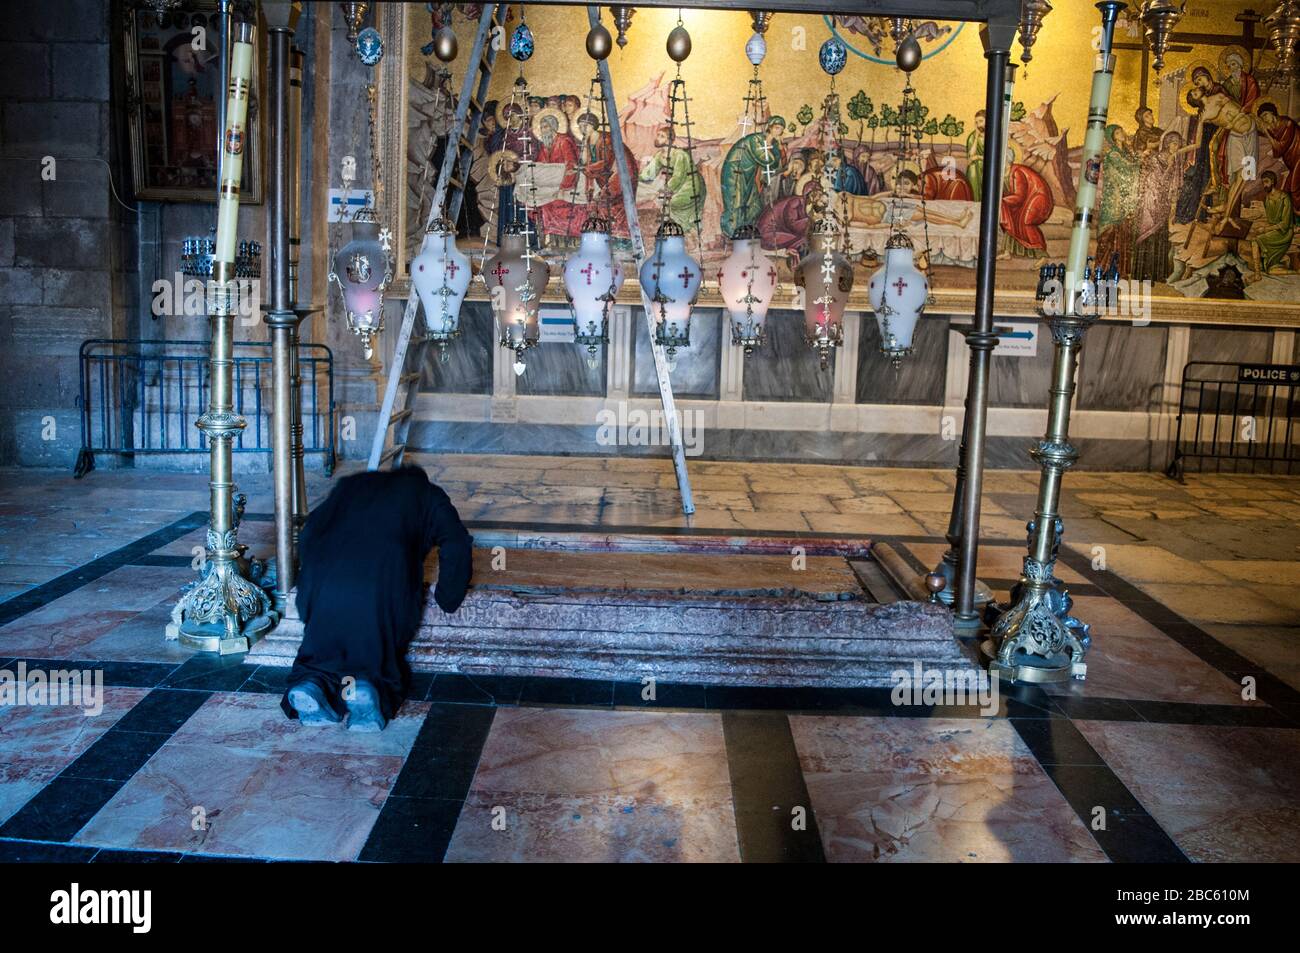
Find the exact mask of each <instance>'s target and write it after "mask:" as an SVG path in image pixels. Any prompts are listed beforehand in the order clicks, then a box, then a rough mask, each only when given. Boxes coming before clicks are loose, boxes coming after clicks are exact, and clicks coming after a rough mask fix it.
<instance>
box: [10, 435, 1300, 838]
mask: <svg viewBox="0 0 1300 953" xmlns="http://www.w3.org/2000/svg"><path fill="white" fill-rule="evenodd" d="M418 462H419V463H420V464H422V465H424V466H426V467H427V468H428V469H429V471H430V473H431V474H432V475H433V477H434V479H435V480H436V481H437V482H438V483H440V484H441V485H442V486H443V487H444V488H445V489H446V490H447V492H448V493H449V494H450V495H451V497H452V500H453V501H454V502H455V503H456V505H457V507H458V508H459V510H460V512H461V514H462V516H463V518H464V519H465V520H466V521H467V523H469V524H470V526H471V530H472V531H473V532H475V533H476V535H478V536H479V537H480V538H481V539H497V538H500V539H506V538H509V535H510V534H511V533H517V534H525V533H536V532H539V531H543V532H553V533H574V532H577V533H590V532H593V531H596V532H600V533H604V534H647V533H653V534H657V535H665V536H692V535H694V536H702V535H706V536H711V537H719V536H723V537H729V538H734V539H740V540H741V542H742V545H751V544H752V545H753V546H754V547H755V549H758V548H759V544H760V542H761V541H762V540H764V539H768V540H771V539H772V538H780V539H784V538H787V537H797V538H799V539H807V540H809V541H813V542H816V541H822V542H826V541H830V540H837V541H838V540H844V539H850V540H851V539H854V538H862V537H867V538H870V539H872V540H876V541H886V542H890V543H891V544H893V545H894V546H895V548H896V549H897V550H898V551H899V552H900V554H902V555H903V557H904V559H905V560H907V561H909V562H910V563H911V564H912V565H913V566H914V567H915V568H917V569H922V568H924V567H926V566H928V565H932V564H933V563H934V562H935V561H936V560H937V559H938V558H939V556H940V555H941V554H942V552H943V550H944V548H945V543H944V540H943V533H944V531H945V530H946V523H947V510H948V507H949V505H950V503H951V492H952V475H951V473H949V472H946V471H941V470H889V469H869V468H850V467H838V466H822V465H800V464H780V465H765V464H742V463H707V462H692V464H691V475H692V483H693V486H694V490H695V498H696V504H697V506H698V511H697V513H696V514H695V515H694V516H693V517H690V518H687V517H684V516H682V515H681V513H680V508H679V506H678V498H677V491H676V484H675V481H674V478H673V473H672V470H671V467H670V466H669V465H668V463H667V462H666V461H663V460H648V459H637V460H626V459H611V458H600V459H592V458H575V457H536V456H530V457H487V456H468V455H457V456H443V457H428V458H422V459H420V460H419V461H418ZM349 469H350V468H348V467H341V468H340V472H341V473H346V472H348V470H349ZM331 482H332V481H330V480H327V479H325V478H324V477H321V476H319V475H312V476H311V478H310V491H311V494H312V496H313V499H319V498H320V497H321V495H322V494H324V493H326V492H328V489H329V487H330V485H331ZM241 488H242V489H243V490H245V492H247V493H248V495H249V504H248V509H247V516H246V519H245V522H244V525H243V527H242V528H241V532H240V538H241V541H243V542H244V543H246V544H248V545H249V546H250V548H251V549H252V550H253V551H254V552H257V553H266V552H267V551H268V549H269V546H270V538H271V528H272V524H271V523H270V519H269V514H270V510H271V503H270V492H269V491H270V486H269V481H268V480H267V478H266V477H265V476H264V475H263V476H250V477H247V478H245V479H243V480H241ZM1034 488H1035V477H1034V475H1033V474H1029V473H1024V472H1010V471H995V472H991V473H989V474H988V475H987V478H986V487H985V491H986V492H985V499H984V508H983V519H982V527H983V532H984V535H985V538H986V542H985V545H983V546H982V548H981V551H980V576H981V578H982V579H983V580H984V581H985V582H987V583H988V584H989V586H990V587H991V588H992V589H993V590H994V592H995V593H996V594H997V595H998V598H1005V597H1006V593H1007V590H1008V589H1009V588H1010V586H1011V585H1012V584H1013V583H1014V580H1015V578H1016V576H1017V575H1018V573H1019V565H1020V559H1021V545H1022V540H1023V536H1024V528H1023V523H1024V520H1025V518H1026V517H1027V516H1028V515H1029V513H1030V511H1031V508H1032V502H1033V493H1034ZM205 500H206V486H205V480H204V478H203V477H202V476H201V475H195V474H177V473H150V474H149V475H148V476H147V478H144V479H142V478H140V477H139V475H138V474H136V473H133V472H132V471H130V470H116V471H114V470H103V471H96V472H93V473H91V474H90V475H89V476H87V477H86V478H85V479H83V480H81V481H74V480H73V479H71V477H70V476H69V475H67V474H64V473H55V472H50V471H31V470H0V861H20V860H60V859H65V860H84V861H92V860H93V861H97V862H99V861H122V860H129V861H149V862H184V863H188V862H193V861H198V860H222V859H224V860H259V861H264V860H326V861H443V860H445V861H454V862H473V861H526V860H538V861H609V860H618V861H718V862H754V861H811V862H823V861H845V862H862V861H865V862H885V861H889V862H906V861H956V862H972V863H973V862H998V861H1070V862H1105V861H1115V862H1130V861H1138V862H1140V861H1239V860H1282V861H1295V860H1297V859H1300V652H1297V650H1296V640H1297V639H1298V638H1300V602H1298V601H1297V599H1298V597H1297V595H1296V593H1297V591H1300V590H1298V589H1297V584H1300V479H1296V478H1280V477H1248V476H1226V475H1225V476H1199V477H1198V476H1189V477H1188V479H1187V483H1186V484H1178V483H1174V482H1172V481H1169V480H1167V479H1165V478H1164V477H1162V476H1157V475H1154V474H1140V473H1119V474H1102V473H1089V472H1084V473H1075V474H1070V475H1069V476H1068V477H1067V479H1066V491H1065V499H1064V501H1063V512H1064V515H1065V518H1066V525H1067V531H1066V546H1065V549H1064V551H1063V553H1062V556H1061V561H1060V563H1059V564H1058V570H1059V574H1060V576H1061V577H1062V578H1063V579H1064V580H1065V581H1066V583H1067V584H1068V585H1069V586H1070V589H1071V591H1072V594H1073V596H1074V598H1075V613H1076V615H1078V616H1080V617H1082V618H1083V619H1084V620H1085V621H1088V622H1090V623H1091V624H1092V626H1093V647H1092V650H1091V652H1090V654H1089V659H1088V661H1089V672H1088V678H1087V680H1086V681H1083V682H1076V683H1071V684H1069V685H1066V686H1061V687H1053V688H1050V689H1048V690H1043V689H1038V688H1032V687H1020V688H1016V689H1014V690H1008V691H1004V692H1003V693H1002V696H1001V698H1000V699H999V700H998V703H997V705H996V706H995V708H994V709H993V710H992V711H985V712H981V711H980V710H979V709H978V708H977V707H975V706H971V705H963V704H928V703H927V704H911V705H898V704H895V703H894V700H893V699H892V698H891V697H890V692H889V690H888V689H817V690H812V689H792V688H737V687H725V686H715V685H680V684H677V685H675V684H664V683H659V684H653V685H644V684H642V683H636V682H611V681H586V680H568V679H541V678H512V677H504V676H496V677H491V676H474V677H470V676H466V675H436V676H434V675H417V676H416V677H415V678H414V680H413V684H412V689H411V693H410V697H409V698H408V701H407V702H406V704H405V706H404V707H403V709H402V711H401V712H400V714H399V717H398V718H397V719H396V720H395V721H394V723H393V724H392V725H391V726H390V727H389V728H388V729H387V730H386V731H385V732H383V733H382V734H379V735H365V734H352V733H349V732H347V731H346V730H343V729H341V728H332V727H331V728H304V727H303V726H301V725H299V724H298V723H297V722H290V721H288V720H286V719H284V718H283V716H282V714H281V712H280V710H279V707H278V702H279V695H280V693H281V692H282V690H283V679H284V675H285V670H284V669H279V668H272V667H266V666H262V667H258V666H253V665H249V664H245V663H244V661H243V659H242V658H241V657H239V656H234V657H229V658H225V659H217V658H212V657H205V656H191V655H190V654H189V653H187V652H185V651H183V650H181V649H178V648H177V647H176V646H175V645H174V644H173V643H168V642H165V641H164V640H163V638H162V630H163V626H164V625H165V623H166V621H167V618H168V614H169V612H170V609H171V606H172V605H173V604H174V602H175V599H176V594H177V591H178V589H179V588H180V587H181V586H182V585H184V584H185V583H187V582H188V581H190V580H192V579H193V578H194V569H193V565H192V563H193V561H194V559H195V547H196V546H201V543H202V538H203V525H204V514H203V513H202V512H201V510H202V507H203V506H204V505H205ZM745 540H749V541H750V543H748V544H747V543H745V542H744V541H745ZM585 558H586V559H587V563H584V564H583V565H588V564H590V570H591V571H592V572H595V571H598V570H599V569H600V567H601V566H602V565H606V566H607V569H606V575H607V576H608V580H607V582H606V584H608V585H614V586H617V587H624V588H626V587H630V586H633V585H636V586H650V587H654V588H666V589H671V588H673V586H674V574H675V573H678V574H681V575H683V576H687V575H690V576H692V578H695V579H704V578H707V580H708V582H709V584H710V585H712V586H725V585H729V583H728V574H729V573H730V574H733V575H735V577H736V579H735V582H734V585H735V586H736V588H737V589H738V590H740V589H746V588H759V589H764V588H780V587H781V586H783V585H785V584H786V581H785V577H784V576H783V575H782V569H781V566H780V565H778V563H779V562H780V561H781V560H780V559H779V558H776V557H771V556H759V555H751V556H747V557H746V559H745V560H736V561H735V562H734V563H730V564H728V563H725V562H724V563H722V567H723V568H721V569H719V568H718V567H719V562H718V561H705V560H698V561H692V559H691V558H690V557H680V556H672V555H656V556H654V557H641V560H640V562H641V563H642V564H643V565H641V566H640V567H638V568H633V569H631V570H629V568H628V567H629V566H631V567H637V558H636V557H626V556H624V557H619V558H611V559H606V558H605V557H585ZM724 559H725V557H724ZM809 560H810V569H811V575H809V576H807V577H803V579H802V584H803V585H804V586H805V587H808V586H812V585H813V584H814V582H815V583H816V586H818V587H821V588H830V589H832V590H839V589H843V588H844V587H846V586H847V587H850V588H851V587H853V586H854V585H856V582H855V577H854V575H853V574H852V573H851V572H849V571H847V570H846V569H845V565H844V561H843V560H842V559H841V558H839V557H833V556H824V555H822V556H815V557H809ZM579 562H581V560H579ZM557 565H558V563H555V562H550V563H548V562H547V561H546V560H545V559H544V558H540V556H538V555H532V556H528V557H526V558H522V559H517V560H513V561H512V563H511V570H510V572H513V573H516V574H517V578H513V579H511V580H510V581H509V584H511V585H516V586H532V587H542V588H545V587H551V586H554V585H556V584H558V583H562V582H563V579H557V569H556V566H557ZM729 566H734V567H736V568H734V569H729V568H728V567H729ZM610 573H612V574H613V575H609V574H610ZM559 575H563V573H560V574H559ZM485 584H488V583H485ZM74 670H75V671H81V672H85V673H86V678H87V679H88V680H89V681H91V682H93V678H94V677H99V678H102V683H103V686H104V687H103V691H102V694H100V695H97V696H94V697H95V699H96V704H94V705H93V706H91V705H89V704H85V705H81V706H80V707H79V706H78V705H76V704H46V703H42V702H41V701H39V695H36V694H33V693H34V692H36V690H37V689H38V688H40V687H41V685H42V682H43V680H45V679H46V677H47V676H50V675H52V674H53V673H55V672H58V671H74ZM3 673H9V674H7V675H6V674H3ZM19 679H25V680H26V681H25V682H24V683H23V689H22V691H21V692H20V691H19V685H18V681H19ZM21 696H26V697H25V699H24V700H25V701H26V703H25V704H15V703H13V701H14V699H15V698H16V697H21Z"/></svg>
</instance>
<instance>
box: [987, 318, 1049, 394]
mask: <svg viewBox="0 0 1300 953" xmlns="http://www.w3.org/2000/svg"><path fill="white" fill-rule="evenodd" d="M1005 323H1006V320H1005V319H1003V318H995V319H994V324H995V325H997V324H1005ZM1051 379H1052V336H1051V335H1050V334H1049V333H1047V331H1046V330H1044V331H1043V333H1042V334H1040V335H1039V337H1038V353H1037V354H1035V355H1034V356H1033V357H1017V356H1015V355H1009V354H994V355H993V356H992V360H991V361H990V366H989V406H990V407H1046V406H1047V388H1048V385H1049V384H1050V383H1051Z"/></svg>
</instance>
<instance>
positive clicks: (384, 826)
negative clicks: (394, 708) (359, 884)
mask: <svg viewBox="0 0 1300 953" xmlns="http://www.w3.org/2000/svg"><path fill="white" fill-rule="evenodd" d="M495 715H496V709H495V708H492V707H490V706H486V705H458V704H450V703H442V702H434V703H433V705H432V706H431V707H430V709H429V713H428V714H427V715H426V716H425V719H424V723H423V724H422V725H421V726H420V733H419V735H417V736H416V739H415V744H413V745H412V746H411V752H410V754H409V755H407V758H406V763H405V764H404V765H403V766H402V770H401V773H400V774H398V776H397V781H396V782H394V784H393V789H392V791H390V792H389V795H388V798H387V800H385V801H384V806H383V807H382V808H380V811H379V817H378V818H377V819H376V820H375V826H374V827H373V828H372V829H371V831H370V836H369V837H368V838H367V839H366V845H365V847H363V848H362V849H361V854H360V856H359V857H358V858H357V859H358V860H361V861H382V862H390V863H394V862H395V863H441V862H442V859H443V857H444V855H445V854H446V853H447V845H448V844H450V843H451V836H452V834H453V833H454V832H455V830H456V822H457V820H458V819H459V817H460V812H461V808H462V807H463V806H464V804H465V798H466V797H467V796H468V794H469V788H470V784H471V782H473V780H474V772H475V770H477V768H478V761H479V757H480V756H481V755H482V753H483V745H484V743H485V742H486V741H487V736H488V732H489V731H491V729H492V719H493V717H494V716H495Z"/></svg>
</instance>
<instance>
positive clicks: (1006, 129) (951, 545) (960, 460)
mask: <svg viewBox="0 0 1300 953" xmlns="http://www.w3.org/2000/svg"><path fill="white" fill-rule="evenodd" d="M1015 85H1016V64H1015V63H1008V64H1007V68H1006V82H1005V83H1004V85H1003V93H1002V102H1003V106H1004V107H1005V108H1004V113H1003V123H1002V129H1001V131H1000V132H999V134H998V138H999V139H1000V140H1001V141H1002V155H1003V156H1005V155H1006V145H1007V140H1008V139H1009V137H1010V134H1011V101H1012V96H1013V94H1014V92H1015ZM984 130H985V132H984V136H985V141H986V142H987V141H988V139H989V136H990V132H989V126H988V116H987V115H986V116H985V125H984ZM984 151H985V160H986V161H985V165H984V169H985V174H986V175H993V176H994V178H996V179H997V181H998V183H999V189H998V207H999V208H1001V195H1002V190H1001V182H1002V178H1003V176H1002V170H1001V169H998V170H994V169H993V168H992V165H991V164H990V163H989V162H988V161H987V160H988V155H987V154H988V147H987V146H986V147H985V150H984ZM995 172H996V175H994V173H995ZM970 417H971V403H970V389H969V388H967V391H966V399H965V401H964V404H963V410H962V418H961V443H960V444H959V445H958V448H957V472H956V477H957V479H956V482H955V486H954V487H953V493H952V513H951V514H950V516H949V518H948V532H947V533H946V534H945V538H946V539H947V540H948V549H947V551H946V552H945V553H944V554H943V557H942V558H941V559H940V560H939V562H938V564H937V565H936V566H935V568H934V574H935V575H938V576H942V577H943V580H944V587H943V589H941V590H939V592H938V594H937V598H938V600H939V601H940V602H942V603H943V604H945V605H948V606H951V605H952V604H953V603H954V602H955V601H956V585H955V583H956V581H957V562H958V559H959V556H960V550H961V528H962V513H963V506H962V501H963V498H964V497H965V495H966V460H967V456H966V455H967V453H969V451H970ZM992 601H993V591H992V590H991V589H989V587H988V586H987V585H985V584H984V583H983V582H981V581H980V580H979V579H978V578H976V580H975V595H974V602H975V610H976V615H975V617H974V618H962V619H954V620H953V621H954V625H955V626H956V627H957V628H959V629H978V628H979V627H980V622H979V617H978V613H979V610H981V609H983V608H984V606H986V605H988V604H989V603H990V602H992Z"/></svg>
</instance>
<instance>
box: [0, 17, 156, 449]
mask: <svg viewBox="0 0 1300 953" xmlns="http://www.w3.org/2000/svg"><path fill="white" fill-rule="evenodd" d="M10 12H11V13H13V14H16V15H11V16H7V17H6V18H5V29H4V31H3V34H0V36H2V37H3V38H2V39H0V183H3V185H0V380H3V384H0V463H3V464H14V463H18V464H26V465H34V466H58V467H65V466H66V467H71V466H72V464H73V462H74V460H75V459H76V453H77V450H78V449H79V447H80V442H81V441H80V426H79V417H78V412H77V407H76V398H77V392H78V371H77V359H76V358H77V349H78V347H79V346H80V344H81V342H82V341H83V340H84V339H86V338H92V337H111V336H114V335H115V334H118V333H120V332H121V331H122V329H123V327H124V316H125V312H126V307H127V303H128V294H129V293H128V289H127V287H126V284H127V281H128V278H129V276H130V275H131V273H132V271H133V269H134V262H135V254H134V251H133V249H131V250H128V249H130V246H133V245H134V240H135V227H136V226H135V221H134V218H135V217H134V215H133V214H132V213H131V212H128V211H126V210H124V209H123V208H122V207H121V206H120V205H119V204H118V203H117V202H116V201H115V200H114V199H113V197H112V194H111V192H110V188H109V178H110V176H112V178H113V180H114V183H115V184H116V186H117V189H118V193H119V194H122V192H123V188H122V183H123V178H122V175H121V168H120V166H121V163H120V161H119V159H120V156H121V150H120V149H119V147H118V143H119V138H118V135H117V129H116V126H115V116H114V114H113V111H112V109H111V108H110V99H111V94H110V85H111V84H110V75H111V65H110V63H111V57H110V43H111V42H112V41H113V39H115V36H116V34H115V33H114V32H113V31H112V29H111V11H110V3H109V0H44V2H41V3H33V4H25V5H23V9H22V11H21V12H19V11H16V10H15V11H10ZM52 38H57V39H52ZM47 157H48V158H47ZM128 201H129V200H128Z"/></svg>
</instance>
